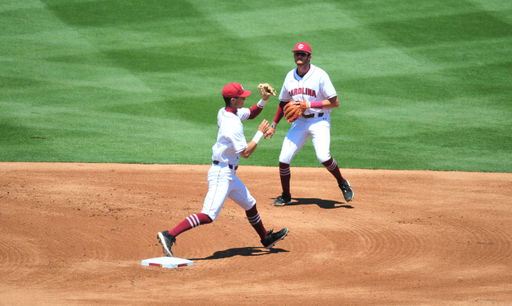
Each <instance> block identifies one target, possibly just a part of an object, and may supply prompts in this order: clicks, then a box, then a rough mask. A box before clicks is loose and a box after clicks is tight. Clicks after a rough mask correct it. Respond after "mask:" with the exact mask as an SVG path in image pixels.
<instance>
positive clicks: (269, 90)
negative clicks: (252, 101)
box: [258, 83, 276, 100]
mask: <svg viewBox="0 0 512 306" xmlns="http://www.w3.org/2000/svg"><path fill="white" fill-rule="evenodd" d="M258 91H259V92H260V95H261V97H262V98H263V100H268V98H270V95H272V96H274V97H275V96H276V90H275V89H274V88H273V87H272V86H270V85H269V84H268V83H261V84H260V85H258Z"/></svg>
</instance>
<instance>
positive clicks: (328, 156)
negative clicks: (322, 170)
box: [316, 154, 331, 164]
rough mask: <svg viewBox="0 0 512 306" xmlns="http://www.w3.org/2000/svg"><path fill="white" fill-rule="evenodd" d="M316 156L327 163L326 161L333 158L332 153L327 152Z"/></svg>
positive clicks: (321, 161)
mask: <svg viewBox="0 0 512 306" xmlns="http://www.w3.org/2000/svg"><path fill="white" fill-rule="evenodd" d="M316 158H317V159H318V161H319V162H320V163H321V164H323V163H325V162H326V161H328V160H330V159H331V155H329V154H326V155H318V154H317V156H316Z"/></svg>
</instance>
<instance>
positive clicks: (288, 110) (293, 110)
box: [283, 101, 307, 123]
mask: <svg viewBox="0 0 512 306" xmlns="http://www.w3.org/2000/svg"><path fill="white" fill-rule="evenodd" d="M293 102H294V101H290V102H288V104H286V105H285V106H284V109H283V110H284V116H285V117H286V120H288V122H289V123H292V122H293V121H295V120H297V119H299V118H300V117H301V116H302V114H304V111H305V110H306V108H307V102H306V101H300V104H298V105H297V104H292V103H293Z"/></svg>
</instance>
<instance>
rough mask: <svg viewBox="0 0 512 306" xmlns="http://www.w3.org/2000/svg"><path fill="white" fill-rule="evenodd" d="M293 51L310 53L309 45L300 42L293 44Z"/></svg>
mask: <svg viewBox="0 0 512 306" xmlns="http://www.w3.org/2000/svg"><path fill="white" fill-rule="evenodd" d="M293 52H307V53H309V54H311V47H310V46H309V44H308V43H305V42H300V43H298V44H296V45H295V49H293Z"/></svg>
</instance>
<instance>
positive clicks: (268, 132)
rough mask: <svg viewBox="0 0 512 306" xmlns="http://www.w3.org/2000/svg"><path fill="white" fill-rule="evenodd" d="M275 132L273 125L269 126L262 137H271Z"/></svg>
mask: <svg viewBox="0 0 512 306" xmlns="http://www.w3.org/2000/svg"><path fill="white" fill-rule="evenodd" d="M275 132H276V129H274V128H273V127H269V128H268V130H267V132H266V133H265V136H264V138H265V139H267V137H268V139H272V136H274V133H275Z"/></svg>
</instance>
